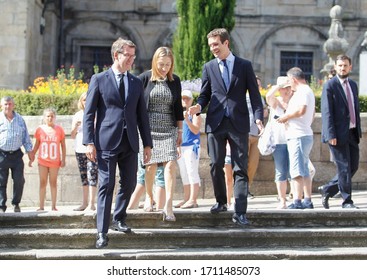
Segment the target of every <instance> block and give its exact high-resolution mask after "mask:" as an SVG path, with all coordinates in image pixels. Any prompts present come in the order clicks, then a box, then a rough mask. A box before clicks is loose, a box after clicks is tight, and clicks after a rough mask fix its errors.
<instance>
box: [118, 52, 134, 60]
mask: <svg viewBox="0 0 367 280" xmlns="http://www.w3.org/2000/svg"><path fill="white" fill-rule="evenodd" d="M118 53H120V54H122V55H123V56H124V57H126V58H127V59H135V58H136V55H131V54H128V53H123V52H118Z"/></svg>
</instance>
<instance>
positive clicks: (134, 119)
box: [83, 68, 153, 153]
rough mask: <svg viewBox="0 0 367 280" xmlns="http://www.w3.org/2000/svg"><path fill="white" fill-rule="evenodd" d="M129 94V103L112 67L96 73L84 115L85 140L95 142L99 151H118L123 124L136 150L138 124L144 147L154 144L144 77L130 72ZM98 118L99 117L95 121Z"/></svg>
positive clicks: (137, 150) (92, 79)
mask: <svg viewBox="0 0 367 280" xmlns="http://www.w3.org/2000/svg"><path fill="white" fill-rule="evenodd" d="M127 78H128V85H129V86H128V96H127V99H126V103H125V106H124V107H123V105H122V97H121V95H120V93H119V89H118V86H117V83H116V79H115V75H114V73H113V71H112V69H111V68H110V69H108V70H106V71H104V72H102V73H98V74H95V75H93V76H92V78H91V81H90V84H89V88H88V94H87V100H86V104H85V109H84V118H83V144H84V145H87V144H90V143H93V144H94V145H95V147H96V149H97V151H101V150H104V151H116V150H117V149H118V147H119V145H120V143H121V140H122V134H123V128H124V126H126V129H127V136H128V139H129V142H130V145H131V148H132V149H133V151H134V152H136V153H138V152H139V137H138V131H137V127H138V128H139V132H140V135H141V138H142V140H143V145H144V147H146V146H150V147H153V144H152V139H151V135H150V126H149V119H148V113H147V109H146V105H145V100H144V89H143V84H142V82H141V80H140V79H138V78H137V77H135V76H134V75H131V74H130V73H128V74H127ZM95 120H96V121H95Z"/></svg>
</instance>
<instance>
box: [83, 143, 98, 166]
mask: <svg viewBox="0 0 367 280" xmlns="http://www.w3.org/2000/svg"><path fill="white" fill-rule="evenodd" d="M85 155H86V156H87V158H88V159H89V160H90V161H93V162H96V159H97V152H96V147H95V146H94V144H88V145H87V151H86V152H85Z"/></svg>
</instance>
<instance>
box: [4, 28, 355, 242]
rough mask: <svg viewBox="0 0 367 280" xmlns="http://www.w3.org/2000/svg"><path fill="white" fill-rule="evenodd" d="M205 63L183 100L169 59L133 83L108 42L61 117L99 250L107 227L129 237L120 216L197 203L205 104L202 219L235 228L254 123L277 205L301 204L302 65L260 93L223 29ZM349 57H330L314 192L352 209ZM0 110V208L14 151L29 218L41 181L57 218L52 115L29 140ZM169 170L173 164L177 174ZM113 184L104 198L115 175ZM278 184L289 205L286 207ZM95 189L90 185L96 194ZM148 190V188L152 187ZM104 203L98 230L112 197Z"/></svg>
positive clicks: (308, 92)
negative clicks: (29, 187) (211, 200)
mask: <svg viewBox="0 0 367 280" xmlns="http://www.w3.org/2000/svg"><path fill="white" fill-rule="evenodd" d="M207 40H208V45H209V48H210V51H211V52H212V54H213V55H214V59H212V60H211V61H209V62H207V63H205V64H204V66H203V71H202V87H201V90H200V94H199V96H198V98H197V101H196V103H195V104H193V103H194V102H193V101H194V96H193V94H192V91H190V90H188V89H182V87H181V81H180V78H179V77H178V76H177V75H175V74H174V73H173V70H174V56H173V53H172V50H171V49H170V48H168V47H159V48H158V49H157V50H156V51H155V53H154V55H153V58H152V64H151V69H150V70H148V71H146V72H144V73H142V74H141V75H139V76H134V75H133V74H131V73H130V71H129V70H130V69H131V67H132V65H133V63H134V59H135V56H136V45H135V44H134V43H133V42H132V41H130V40H125V39H122V38H119V39H117V40H116V41H115V42H114V43H113V45H112V47H111V56H112V60H113V64H112V66H111V68H109V69H108V70H106V71H104V72H102V73H98V74H95V75H93V76H92V78H91V81H90V84H89V89H88V92H87V93H83V94H82V95H81V96H80V99H79V102H78V108H79V111H78V112H77V113H76V114H75V115H74V117H73V121H72V130H71V137H72V138H73V139H75V155H76V161H77V163H78V168H79V173H80V179H81V186H82V203H81V205H80V206H79V207H77V208H75V209H74V210H75V211H84V210H85V209H87V208H88V207H89V209H91V210H97V216H96V217H97V232H98V234H97V240H96V248H103V247H105V246H107V245H108V236H107V233H108V230H109V228H112V229H113V230H116V231H120V232H124V233H129V232H131V228H130V227H129V226H128V225H127V224H126V217H127V209H136V208H138V207H140V205H139V203H140V201H141V197H142V196H143V195H145V198H143V201H144V203H143V205H142V206H141V207H142V208H143V211H145V212H153V211H158V210H159V211H161V213H162V220H163V221H165V222H175V221H176V217H175V214H174V209H175V208H181V209H187V208H197V207H199V205H198V201H197V200H198V197H199V192H200V181H201V180H200V174H199V161H200V149H201V147H200V129H201V125H202V118H201V116H200V114H201V112H202V111H203V110H204V109H205V108H206V107H207V115H206V123H205V133H206V134H207V151H208V155H209V158H210V175H211V178H212V184H213V189H214V195H215V200H216V203H215V204H214V205H213V206H212V207H211V209H210V212H211V213H212V214H218V213H220V212H225V211H227V210H228V209H230V210H233V215H232V221H233V223H235V224H237V225H239V226H242V227H244V226H247V225H249V224H250V222H249V220H248V219H247V216H246V212H247V205H248V201H247V200H248V196H249V195H250V194H251V193H250V189H249V188H250V186H251V183H252V182H253V180H254V176H255V173H256V169H257V164H258V161H259V150H258V148H257V143H258V140H259V137H262V134H263V131H264V117H267V114H268V111H267V109H268V108H269V117H268V122H269V123H271V126H272V130H273V136H274V141H275V150H274V151H273V153H272V157H273V159H274V167H275V178H274V181H275V185H276V189H277V192H278V198H279V206H278V208H279V209H305V208H308V209H312V208H313V202H312V177H313V175H314V172H315V170H314V168H313V165H312V163H311V162H310V159H309V156H310V152H311V149H312V146H313V131H312V127H311V125H312V122H313V119H314V114H315V96H314V93H313V92H312V89H311V88H310V86H309V85H308V84H307V81H306V77H305V74H304V72H303V71H302V69H300V68H298V67H293V68H291V69H289V70H288V72H287V75H286V76H280V77H278V78H277V82H276V84H275V85H274V86H272V87H271V88H270V89H269V90H268V92H267V94H266V103H267V104H266V103H265V101H264V99H263V98H262V97H261V95H260V92H259V88H260V86H261V84H260V80H259V78H258V77H257V76H256V75H255V73H254V70H253V68H252V64H251V62H250V61H248V60H246V59H242V58H240V57H238V56H235V55H234V54H233V53H232V51H231V48H230V37H229V33H228V32H227V30H225V29H223V28H218V29H214V30H212V31H211V32H209V33H208V35H207ZM351 69H352V64H351V59H350V58H349V57H348V56H346V55H340V56H338V57H337V58H336V61H335V73H336V74H335V75H333V76H332V77H331V78H330V80H329V81H328V82H326V83H325V85H324V88H323V93H322V99H321V112H322V140H323V142H325V143H327V144H328V145H329V148H330V152H331V154H332V156H333V160H334V162H335V165H336V167H337V168H336V170H337V173H336V175H335V176H334V178H332V179H331V180H330V182H328V183H327V184H325V185H324V186H322V187H320V188H319V190H320V193H321V194H322V204H323V206H324V208H326V209H328V208H329V204H328V200H329V198H331V197H333V196H335V195H336V194H337V193H338V192H340V193H341V197H342V200H343V202H342V207H343V208H356V206H355V205H354V203H353V200H352V182H351V181H352V177H353V175H354V174H355V172H356V171H357V169H358V162H359V148H358V144H359V139H360V137H361V124H360V116H359V103H358V90H357V85H356V83H355V82H354V81H352V80H351V79H350V78H349V77H348V76H349V73H350V71H351ZM1 108H2V112H1V114H0V210H1V211H2V212H5V211H6V201H7V196H6V186H7V181H8V175H9V170H11V172H12V175H13V180H14V193H13V199H12V205H14V211H15V212H20V206H19V204H20V201H21V197H22V192H23V187H24V164H23V160H22V157H23V152H22V150H21V147H22V146H23V147H24V150H25V152H26V153H27V154H28V157H29V166H32V163H33V161H34V160H35V157H36V154H37V153H38V170H39V179H40V191H39V209H38V210H39V211H43V210H44V209H45V208H44V206H45V195H46V186H47V183H48V182H49V185H50V190H51V200H52V205H51V209H52V210H53V211H57V207H56V202H57V176H58V171H59V168H60V167H64V166H65V156H66V146H65V132H64V130H63V128H62V127H61V126H59V125H57V124H56V122H55V120H56V111H55V110H54V109H52V108H47V109H45V110H44V115H43V116H44V124H42V125H40V126H39V127H38V128H37V129H36V131H35V133H34V138H35V143H34V145H32V142H31V140H30V137H29V134H28V130H27V127H26V124H25V122H24V120H23V118H22V117H21V116H20V115H19V114H17V113H16V112H15V111H14V100H13V99H12V98H11V97H4V98H2V99H1ZM177 167H178V168H177ZM117 168H118V170H119V177H120V179H119V182H118V189H117V191H116V195H114V193H115V191H114V189H115V184H116V182H115V178H116V169H117ZM177 169H179V173H180V176H181V179H182V185H183V189H182V192H183V195H182V196H183V199H182V201H180V202H179V203H178V204H176V205H173V194H174V191H175V186H176V173H177ZM288 183H289V184H290V189H291V192H292V194H293V203H291V204H290V205H287V199H286V194H287V188H288ZM97 186H98V188H97ZM153 186H155V187H153ZM113 199H115V207H114V210H113V216H112V226H110V215H111V210H112V202H113Z"/></svg>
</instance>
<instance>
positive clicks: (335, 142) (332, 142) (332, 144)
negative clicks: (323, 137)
mask: <svg viewBox="0 0 367 280" xmlns="http://www.w3.org/2000/svg"><path fill="white" fill-rule="evenodd" d="M329 144H330V145H331V146H336V144H337V141H336V138H333V139H330V140H329Z"/></svg>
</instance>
